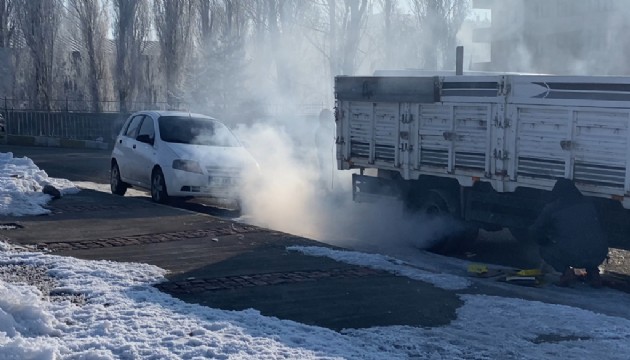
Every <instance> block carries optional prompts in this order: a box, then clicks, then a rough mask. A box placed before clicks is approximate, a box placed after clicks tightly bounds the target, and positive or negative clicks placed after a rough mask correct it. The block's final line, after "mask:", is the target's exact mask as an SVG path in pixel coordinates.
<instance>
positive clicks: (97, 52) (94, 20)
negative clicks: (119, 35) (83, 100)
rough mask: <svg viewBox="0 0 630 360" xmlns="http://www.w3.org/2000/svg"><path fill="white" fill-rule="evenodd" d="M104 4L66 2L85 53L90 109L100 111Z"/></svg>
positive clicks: (81, 0)
mask: <svg viewBox="0 0 630 360" xmlns="http://www.w3.org/2000/svg"><path fill="white" fill-rule="evenodd" d="M105 7H106V3H105V2H104V1H102V0H68V8H69V10H70V14H71V15H72V16H74V17H75V19H76V21H77V25H78V27H79V33H80V36H81V39H82V45H83V46H84V47H85V50H86V53H87V62H88V64H87V67H88V71H87V76H88V88H89V91H90V95H91V99H92V102H93V104H92V109H93V110H94V111H96V112H100V111H101V110H102V106H101V100H102V99H101V98H102V92H103V90H102V87H101V86H100V84H101V83H102V82H103V81H102V80H103V78H104V77H105V74H106V70H107V65H106V54H105V42H106V41H107V27H108V22H107V15H106V9H105Z"/></svg>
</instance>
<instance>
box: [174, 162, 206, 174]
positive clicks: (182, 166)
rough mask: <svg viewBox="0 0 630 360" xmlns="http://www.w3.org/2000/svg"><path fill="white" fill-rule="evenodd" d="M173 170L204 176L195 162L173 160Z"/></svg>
mask: <svg viewBox="0 0 630 360" xmlns="http://www.w3.org/2000/svg"><path fill="white" fill-rule="evenodd" d="M173 169H176V170H182V171H188V172H193V173H198V174H203V171H201V166H200V165H199V163H198V162H197V161H195V160H181V159H177V160H173Z"/></svg>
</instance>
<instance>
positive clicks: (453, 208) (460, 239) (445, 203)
mask: <svg viewBox="0 0 630 360" xmlns="http://www.w3.org/2000/svg"><path fill="white" fill-rule="evenodd" d="M454 198H455V197H453V196H449V193H448V192H446V191H444V190H440V189H432V190H429V191H427V192H425V193H424V194H423V196H421V197H420V199H418V200H416V201H414V204H416V206H415V209H413V210H412V211H414V213H415V214H416V215H417V216H421V217H422V218H423V219H426V218H427V217H429V218H431V217H444V218H446V219H447V222H449V223H451V222H452V224H454V225H455V228H456V229H455V230H454V231H451V232H447V233H446V234H444V235H440V236H439V237H438V238H436V239H433V244H432V245H431V246H430V247H429V248H427V250H429V251H431V252H434V253H438V254H454V253H461V252H464V251H466V250H467V249H468V248H469V247H470V246H471V245H472V244H473V243H474V241H475V240H476V239H477V234H478V232H479V228H478V227H477V226H475V225H473V224H468V223H466V222H465V221H464V220H462V219H461V218H460V217H459V204H457V203H455V202H454V201H455V200H454Z"/></svg>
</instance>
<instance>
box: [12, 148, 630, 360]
mask: <svg viewBox="0 0 630 360" xmlns="http://www.w3.org/2000/svg"><path fill="white" fill-rule="evenodd" d="M1 159H2V165H1V166H0V178H1V179H2V182H1V183H0V191H1V193H2V196H3V202H2V203H3V206H4V207H3V211H4V212H3V214H19V213H31V212H29V211H31V210H29V211H25V209H33V208H34V206H33V204H37V206H40V207H41V206H42V205H43V204H44V203H45V202H46V201H47V200H48V199H49V198H44V197H42V195H41V188H40V186H42V184H46V183H51V184H57V185H59V187H61V188H67V189H73V186H72V184H70V183H69V182H67V181H64V180H59V179H51V178H49V177H48V176H47V175H46V174H45V172H43V171H41V170H39V169H37V167H36V166H35V165H34V164H33V163H32V162H31V161H30V160H28V159H24V158H23V159H13V158H12V156H11V155H8V154H2V157H1ZM14 174H18V175H21V177H20V176H17V177H16V176H12V175H14ZM25 184H27V185H25ZM35 184H37V185H35ZM289 250H290V251H300V252H303V253H305V254H308V255H312V256H329V257H331V258H334V259H336V260H338V261H345V262H349V263H353V264H359V265H365V266H371V267H375V268H379V269H383V270H386V271H391V272H394V273H396V274H398V275H401V276H407V277H410V278H412V279H417V280H422V281H427V282H431V283H434V284H436V285H439V286H442V287H445V288H447V289H463V290H462V291H467V292H468V294H465V295H464V294H462V295H460V297H461V298H462V300H463V301H464V305H463V306H462V307H461V308H459V309H458V310H457V319H456V320H454V321H453V322H452V323H450V324H449V325H447V326H442V327H435V328H418V327H409V326H391V327H375V328H369V329H346V330H343V331H341V332H335V331H332V330H328V329H325V328H319V327H315V326H307V325H303V324H299V323H296V322H293V321H287V320H280V319H277V318H272V317H265V316H262V315H261V314H260V313H259V312H258V311H256V310H253V309H250V310H246V311H224V310H220V309H212V308H207V307H203V306H199V305H192V304H186V303H184V302H182V301H180V300H177V299H175V298H172V297H171V296H169V295H166V294H163V293H161V292H160V291H158V290H157V289H156V288H154V287H153V286H152V284H155V283H158V282H160V281H163V279H164V277H163V276H164V273H165V272H164V270H162V269H160V268H157V267H154V266H150V265H146V264H132V263H128V264H125V263H111V262H107V261H85V260H79V259H74V258H69V257H59V256H53V255H48V254H42V253H35V252H29V251H25V250H24V249H20V248H16V247H13V246H11V245H9V244H6V243H0V359H57V358H63V359H206V358H218V359H333V358H348V359H408V358H413V359H567V358H577V359H590V358H600V359H627V358H628V354H630V320H629V319H627V318H625V317H622V316H607V315H603V314H600V313H596V312H592V311H587V310H583V309H580V308H577V307H570V306H565V305H554V304H548V303H542V302H536V301H526V300H521V299H515V298H504V297H497V296H487V295H474V294H472V292H473V291H469V290H470V289H467V287H468V286H469V285H470V281H469V280H468V279H466V278H463V277H460V276H457V275H453V274H446V273H444V274H439V273H436V272H435V271H426V270H422V269H419V268H416V267H413V266H409V263H408V261H399V260H396V259H393V258H391V257H387V256H383V255H375V254H366V253H359V252H350V251H336V250H330V249H326V248H319V247H292V248H290V249H289ZM429 259H431V258H430V257H427V259H425V260H429ZM437 267H438V265H437V264H436V265H435V268H437ZM2 269H8V270H9V271H2ZM607 291H608V290H607ZM611 293H612V291H609V292H608V294H609V295H610V294H611ZM619 299H620V298H619V297H613V298H611V299H606V298H605V297H599V298H598V301H601V302H604V303H605V302H606V301H608V305H609V306H624V307H627V304H628V301H627V300H628V298H627V297H626V298H625V300H626V301H625V303H617V302H618V301H619ZM418 306H422V304H418ZM305 311H307V310H305Z"/></svg>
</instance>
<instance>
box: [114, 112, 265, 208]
mask: <svg viewBox="0 0 630 360" xmlns="http://www.w3.org/2000/svg"><path fill="white" fill-rule="evenodd" d="M245 171H255V172H258V164H257V163H256V161H255V160H254V158H253V157H252V155H251V154H250V153H249V152H248V151H247V150H246V149H245V148H244V147H243V146H242V145H241V143H240V142H239V141H238V139H237V138H236V137H235V136H234V134H232V132H231V131H230V130H229V129H228V128H227V127H226V126H225V125H224V124H223V123H221V122H219V121H217V120H216V119H213V118H211V117H209V116H205V115H200V114H191V113H187V112H177V111H140V112H137V113H134V114H132V115H131V116H130V117H129V118H128V119H127V121H125V123H124V125H123V127H122V129H121V131H120V134H119V135H118V137H117V138H116V143H115V144H114V149H113V151H112V156H111V176H110V185H111V191H112V193H113V194H117V195H124V194H125V192H126V191H127V188H128V187H130V186H134V187H140V188H144V189H148V190H150V191H151V198H152V199H153V201H155V202H159V203H165V202H167V201H168V200H169V198H170V197H211V198H220V199H229V200H236V201H238V200H239V187H240V186H242V183H241V180H242V178H243V175H244V172H245Z"/></svg>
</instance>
